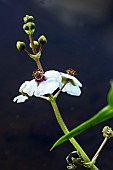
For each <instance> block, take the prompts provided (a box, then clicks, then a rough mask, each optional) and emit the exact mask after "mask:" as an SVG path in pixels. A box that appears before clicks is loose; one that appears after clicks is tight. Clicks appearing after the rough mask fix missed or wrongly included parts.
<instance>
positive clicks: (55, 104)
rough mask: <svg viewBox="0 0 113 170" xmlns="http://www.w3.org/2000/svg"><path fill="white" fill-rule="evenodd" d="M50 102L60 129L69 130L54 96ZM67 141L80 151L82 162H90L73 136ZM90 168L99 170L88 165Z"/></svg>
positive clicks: (65, 131)
mask: <svg viewBox="0 0 113 170" xmlns="http://www.w3.org/2000/svg"><path fill="white" fill-rule="evenodd" d="M50 102H51V105H52V108H53V110H54V113H55V116H56V119H57V121H58V123H59V125H60V127H61V129H62V131H63V132H64V134H67V133H69V130H68V129H67V127H66V125H65V123H64V121H63V119H62V117H61V114H60V112H59V109H58V106H57V103H56V101H55V99H54V98H52V100H51V99H50ZM69 141H70V142H71V143H72V145H73V146H74V148H75V149H76V150H77V151H78V152H79V153H80V155H81V156H82V158H83V160H84V162H90V159H89V157H88V156H87V155H86V153H85V152H84V151H83V149H82V148H81V146H80V145H79V144H78V143H77V141H76V140H75V139H74V138H71V139H69ZM90 169H91V170H99V169H98V168H97V167H96V166H95V165H93V166H92V167H90Z"/></svg>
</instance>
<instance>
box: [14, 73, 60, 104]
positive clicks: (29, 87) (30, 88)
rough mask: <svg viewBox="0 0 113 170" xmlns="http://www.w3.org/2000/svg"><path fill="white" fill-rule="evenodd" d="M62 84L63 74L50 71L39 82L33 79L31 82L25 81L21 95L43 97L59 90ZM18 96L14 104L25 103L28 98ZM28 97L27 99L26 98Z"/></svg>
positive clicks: (20, 90)
mask: <svg viewBox="0 0 113 170" xmlns="http://www.w3.org/2000/svg"><path fill="white" fill-rule="evenodd" d="M60 82H61V74H60V73H59V72H58V71H55V70H50V71H46V72H45V73H44V74H43V76H42V78H41V79H40V80H39V81H37V80H36V79H33V80H31V81H25V82H24V83H23V84H22V85H21V86H20V88H19V92H20V93H21V94H27V95H28V96H33V95H34V96H36V97H38V96H43V95H45V94H52V93H53V92H54V91H55V90H56V89H57V88H59V83H60ZM22 96H23V95H20V96H17V97H15V98H14V100H13V101H14V102H16V101H17V103H20V102H21V101H22V102H24V101H25V100H26V99H27V98H28V97H27V96H23V98H22ZM25 97H27V98H25Z"/></svg>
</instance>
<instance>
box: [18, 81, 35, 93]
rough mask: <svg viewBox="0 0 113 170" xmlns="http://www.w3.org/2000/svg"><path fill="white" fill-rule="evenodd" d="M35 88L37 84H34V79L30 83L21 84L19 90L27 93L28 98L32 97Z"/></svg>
mask: <svg viewBox="0 0 113 170" xmlns="http://www.w3.org/2000/svg"><path fill="white" fill-rule="evenodd" d="M37 86H38V83H37V82H36V80H35V79H33V80H31V81H28V82H27V83H25V84H24V83H23V85H22V87H21V90H22V92H24V93H27V94H28V95H29V96H33V94H34V92H35V90H36V88H37ZM19 91H20V90H19Z"/></svg>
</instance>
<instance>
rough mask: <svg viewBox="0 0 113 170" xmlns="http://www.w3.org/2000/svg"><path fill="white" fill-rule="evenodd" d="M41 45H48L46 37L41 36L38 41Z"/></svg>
mask: <svg viewBox="0 0 113 170" xmlns="http://www.w3.org/2000/svg"><path fill="white" fill-rule="evenodd" d="M38 42H39V44H46V43H47V39H46V37H45V36H44V35H41V36H40V37H39V39H38Z"/></svg>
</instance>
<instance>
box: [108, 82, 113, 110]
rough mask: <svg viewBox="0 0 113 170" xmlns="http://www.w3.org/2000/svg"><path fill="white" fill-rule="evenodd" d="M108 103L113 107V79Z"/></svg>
mask: <svg viewBox="0 0 113 170" xmlns="http://www.w3.org/2000/svg"><path fill="white" fill-rule="evenodd" d="M108 104H109V105H110V106H111V107H113V81H111V88H110V90H109V93H108Z"/></svg>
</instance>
